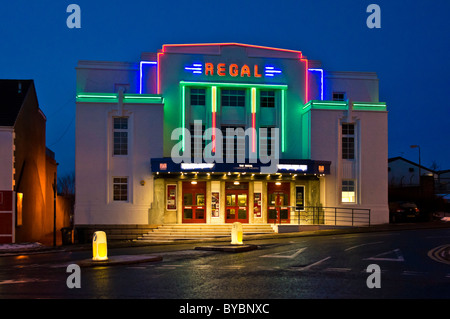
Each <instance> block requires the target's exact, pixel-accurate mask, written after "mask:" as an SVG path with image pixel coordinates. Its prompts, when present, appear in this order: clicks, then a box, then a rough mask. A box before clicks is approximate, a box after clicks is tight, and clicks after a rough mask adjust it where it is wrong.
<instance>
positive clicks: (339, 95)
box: [333, 92, 345, 101]
mask: <svg viewBox="0 0 450 319" xmlns="http://www.w3.org/2000/svg"><path fill="white" fill-rule="evenodd" d="M333 101H345V92H333Z"/></svg>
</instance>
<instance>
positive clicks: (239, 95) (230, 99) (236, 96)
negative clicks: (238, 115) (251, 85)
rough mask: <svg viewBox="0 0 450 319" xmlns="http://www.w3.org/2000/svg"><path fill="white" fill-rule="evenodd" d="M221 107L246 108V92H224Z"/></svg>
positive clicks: (222, 92)
mask: <svg viewBox="0 0 450 319" xmlns="http://www.w3.org/2000/svg"><path fill="white" fill-rule="evenodd" d="M221 105H222V106H238V107H245V90H222V91H221Z"/></svg>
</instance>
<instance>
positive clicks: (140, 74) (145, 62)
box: [139, 61, 158, 94]
mask: <svg viewBox="0 0 450 319" xmlns="http://www.w3.org/2000/svg"><path fill="white" fill-rule="evenodd" d="M144 64H149V65H157V64H158V62H155V61H141V62H140V63H139V94H142V67H143V65H144Z"/></svg>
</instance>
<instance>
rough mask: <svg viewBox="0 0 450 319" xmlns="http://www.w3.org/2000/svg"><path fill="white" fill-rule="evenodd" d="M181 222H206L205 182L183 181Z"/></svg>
mask: <svg viewBox="0 0 450 319" xmlns="http://www.w3.org/2000/svg"><path fill="white" fill-rule="evenodd" d="M182 221H183V223H206V182H196V181H192V182H183V218H182Z"/></svg>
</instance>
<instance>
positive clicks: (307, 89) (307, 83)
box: [300, 59, 309, 104]
mask: <svg viewBox="0 0 450 319" xmlns="http://www.w3.org/2000/svg"><path fill="white" fill-rule="evenodd" d="M300 61H302V62H305V104H306V103H308V101H309V78H308V60H307V59H300Z"/></svg>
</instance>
